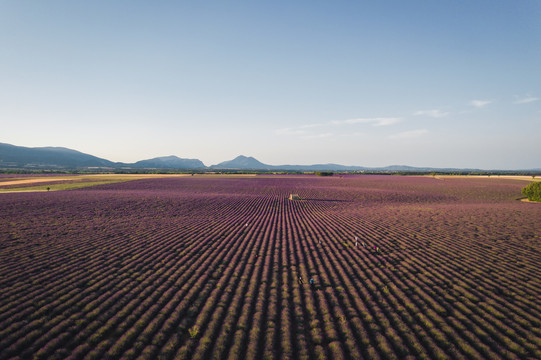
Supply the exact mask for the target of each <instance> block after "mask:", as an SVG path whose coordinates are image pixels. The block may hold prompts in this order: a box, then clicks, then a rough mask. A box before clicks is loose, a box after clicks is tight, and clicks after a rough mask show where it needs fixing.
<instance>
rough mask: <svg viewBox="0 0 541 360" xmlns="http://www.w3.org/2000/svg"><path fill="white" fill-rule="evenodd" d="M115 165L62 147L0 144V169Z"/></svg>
mask: <svg viewBox="0 0 541 360" xmlns="http://www.w3.org/2000/svg"><path fill="white" fill-rule="evenodd" d="M114 166H115V163H113V162H111V161H109V160H105V159H101V158H99V157H96V156H92V155H88V154H84V153H82V152H79V151H76V150H71V149H67V148H62V147H38V148H29V147H24V146H15V145H10V144H3V143H0V167H24V168H80V167H114Z"/></svg>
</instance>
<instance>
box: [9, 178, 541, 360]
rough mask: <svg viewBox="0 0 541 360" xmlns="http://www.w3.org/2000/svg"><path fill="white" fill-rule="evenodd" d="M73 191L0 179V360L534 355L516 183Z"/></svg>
mask: <svg viewBox="0 0 541 360" xmlns="http://www.w3.org/2000/svg"><path fill="white" fill-rule="evenodd" d="M80 179H82V177H81V178H79V177H73V178H72V179H69V180H67V179H65V178H64V179H60V180H54V181H51V180H53V179H52V178H49V179H48V180H47V181H45V182H39V181H38V182H37V183H26V184H22V183H18V184H7V182H8V181H16V179H15V178H13V177H12V178H2V179H1V181H0V187H1V188H3V189H11V190H13V189H20V188H21V187H27V186H28V187H31V188H27V189H26V190H36V189H37V188H36V187H37V186H40V187H41V188H40V189H38V190H42V191H39V192H14V193H4V194H0V214H1V216H0V359H116V358H122V359H341V358H344V359H428V358H436V359H502V358H503V359H539V358H541V340H540V339H541V296H540V290H539V289H541V270H540V266H539V264H541V221H539V220H540V219H541V204H539V203H524V202H521V201H518V199H520V198H521V197H522V195H521V188H522V187H523V186H525V185H526V184H527V182H526V181H525V180H526V179H508V178H494V177H490V178H476V177H463V178H458V177H457V178H454V177H444V178H443V177H442V178H437V177H432V176H425V177H413V176H412V177H404V176H349V175H344V176H336V175H335V176H332V177H318V176H301V175H295V176H250V177H240V176H238V177H227V176H222V177H215V176H189V175H188V176H176V177H173V176H169V177H138V178H133V179H129V180H130V181H127V180H128V179H127V178H123V177H114V176H113V177H109V178H102V179H97V178H88V179H87V180H84V181H83V180H81V181H80ZM85 179H86V178H85ZM17 180H19V179H17ZM117 180H119V181H121V182H117ZM63 181H64V182H65V183H64V184H73V183H77V182H79V183H82V182H87V183H92V186H87V187H84V188H79V189H71V190H65V189H68V188H69V187H66V188H65V189H64V188H62V189H57V188H53V187H54V186H62V184H61V183H62V182H63ZM99 181H111V182H112V183H108V184H99V183H96V182H99ZM93 182H94V183H93ZM113 182H114V183H113ZM2 184H3V185H2ZM87 185H88V184H87ZM47 187H49V188H50V189H49V190H50V191H47V189H46V188H47ZM53 190H62V191H53ZM290 194H298V195H299V197H300V200H288V197H289V195H290Z"/></svg>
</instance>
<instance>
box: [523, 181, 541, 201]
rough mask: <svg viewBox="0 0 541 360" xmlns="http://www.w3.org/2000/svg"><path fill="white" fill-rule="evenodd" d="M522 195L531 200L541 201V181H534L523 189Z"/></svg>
mask: <svg viewBox="0 0 541 360" xmlns="http://www.w3.org/2000/svg"><path fill="white" fill-rule="evenodd" d="M522 195H524V196H526V197H527V198H528V200H529V201H539V202H541V181H536V182H532V183H530V184H529V185H527V186H526V187H524V188H523V189H522Z"/></svg>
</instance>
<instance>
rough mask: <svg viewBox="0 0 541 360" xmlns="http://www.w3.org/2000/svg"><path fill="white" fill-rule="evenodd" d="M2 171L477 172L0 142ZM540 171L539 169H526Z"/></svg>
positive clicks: (0, 165)
mask: <svg viewBox="0 0 541 360" xmlns="http://www.w3.org/2000/svg"><path fill="white" fill-rule="evenodd" d="M0 168H1V169H52V170H62V169H104V170H107V169H109V170H129V169H134V170H137V169H169V170H173V169H176V170H259V171H279V170H282V171H363V170H364V171H476V170H479V169H455V168H452V169H451V168H430V167H411V166H405V165H391V166H386V167H362V166H346V165H339V164H314V165H267V164H264V163H262V162H260V161H258V160H257V159H255V158H253V157H248V156H243V155H240V156H237V157H236V158H235V159H233V160H228V161H224V162H221V163H219V164H216V165H211V166H206V165H205V164H204V163H203V162H202V161H201V160H198V159H183V158H179V157H177V156H173V155H171V156H163V157H157V158H152V159H147V160H140V161H137V162H135V163H121V162H112V161H109V160H106V159H102V158H99V157H96V156H93V155H89V154H85V153H82V152H80V151H76V150H72V149H67V148H63V147H35V148H30V147H23V146H15V145H10V144H5V143H0ZM529 170H532V171H541V169H529Z"/></svg>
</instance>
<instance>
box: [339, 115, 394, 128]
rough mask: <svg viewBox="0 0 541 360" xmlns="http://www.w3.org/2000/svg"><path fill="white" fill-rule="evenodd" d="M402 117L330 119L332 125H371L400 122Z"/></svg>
mask: <svg viewBox="0 0 541 360" xmlns="http://www.w3.org/2000/svg"><path fill="white" fill-rule="evenodd" d="M401 120H402V119H401V118H397V117H378V118H359V119H348V120H334V121H331V124H333V125H352V124H372V126H388V125H392V124H396V123H397V122H400V121H401Z"/></svg>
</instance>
